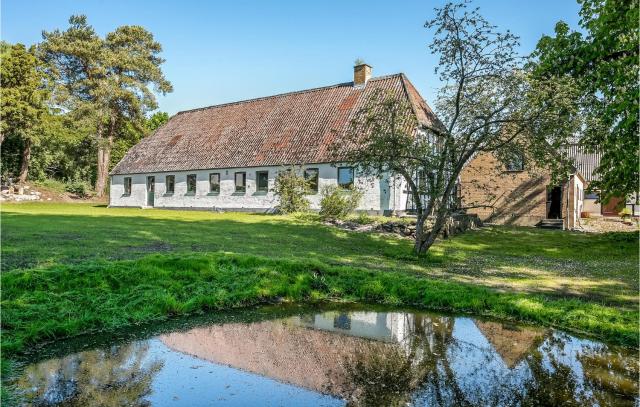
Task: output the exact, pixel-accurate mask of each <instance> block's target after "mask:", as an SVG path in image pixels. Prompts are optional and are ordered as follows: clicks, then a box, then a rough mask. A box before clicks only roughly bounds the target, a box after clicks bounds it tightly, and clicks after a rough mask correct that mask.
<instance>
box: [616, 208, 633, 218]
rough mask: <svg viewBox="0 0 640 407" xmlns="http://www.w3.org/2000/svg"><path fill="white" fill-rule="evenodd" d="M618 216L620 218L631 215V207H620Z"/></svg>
mask: <svg viewBox="0 0 640 407" xmlns="http://www.w3.org/2000/svg"><path fill="white" fill-rule="evenodd" d="M618 216H620V217H621V218H622V219H626V218H630V217H631V209H630V208H626V207H625V208H624V209H622V210H621V211H620V212H619V213H618Z"/></svg>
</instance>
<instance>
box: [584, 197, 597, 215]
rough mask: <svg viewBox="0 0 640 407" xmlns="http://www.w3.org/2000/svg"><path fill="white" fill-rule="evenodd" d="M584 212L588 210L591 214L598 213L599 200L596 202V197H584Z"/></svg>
mask: <svg viewBox="0 0 640 407" xmlns="http://www.w3.org/2000/svg"><path fill="white" fill-rule="evenodd" d="M583 211H584V212H589V213H590V214H592V215H596V216H598V215H600V213H601V207H600V202H597V199H592V198H586V199H585V200H584V209H583Z"/></svg>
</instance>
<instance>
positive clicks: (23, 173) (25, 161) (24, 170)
mask: <svg viewBox="0 0 640 407" xmlns="http://www.w3.org/2000/svg"><path fill="white" fill-rule="evenodd" d="M30 161H31V140H30V139H28V138H25V139H24V148H23V149H22V163H21V164H20V175H18V182H20V183H23V182H26V181H27V175H28V173H29V162H30Z"/></svg>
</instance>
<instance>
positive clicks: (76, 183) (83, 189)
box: [65, 179, 91, 198]
mask: <svg viewBox="0 0 640 407" xmlns="http://www.w3.org/2000/svg"><path fill="white" fill-rule="evenodd" d="M65 190H66V191H67V192H71V193H72V194H75V195H77V196H79V197H81V198H84V197H86V196H88V195H89V191H91V185H89V183H88V182H87V181H84V180H81V179H74V180H69V181H67V185H66V186H65Z"/></svg>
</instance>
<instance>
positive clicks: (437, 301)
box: [2, 203, 638, 356]
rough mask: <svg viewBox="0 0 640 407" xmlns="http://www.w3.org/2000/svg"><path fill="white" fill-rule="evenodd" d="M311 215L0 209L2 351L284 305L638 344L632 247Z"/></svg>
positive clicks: (614, 241)
mask: <svg viewBox="0 0 640 407" xmlns="http://www.w3.org/2000/svg"><path fill="white" fill-rule="evenodd" d="M411 247H412V242H411V241H410V240H407V239H401V238H397V237H393V236H385V235H380V234H370V233H357V232H346V231H343V230H339V229H336V228H332V227H328V226H324V225H322V224H320V223H319V222H317V221H315V220H314V217H313V216H304V217H295V216H271V215H257V214H239V213H224V214H216V213H208V212H196V211H164V210H158V209H154V210H139V209H108V208H105V207H101V206H92V205H85V204H47V203H28V204H4V205H3V206H2V271H3V274H2V288H3V294H2V329H3V341H2V342H3V350H5V352H6V354H8V355H9V356H10V355H13V354H18V353H20V352H22V351H23V350H24V349H25V347H27V346H31V345H34V344H38V343H42V342H44V341H48V340H53V339H56V338H61V337H65V336H70V335H76V334H79V333H84V332H92V331H96V330H111V329H117V328H121V327H124V326H128V325H131V324H137V323H143V322H149V321H153V320H161V319H164V318H167V317H168V316H171V315H177V314H186V313H192V312H197V311H202V310H208V309H226V308H231V307H239V306H246V305H252V304H258V303H264V302H269V301H276V300H283V299H284V300H293V301H316V300H327V299H329V300H349V301H363V302H371V303H388V304H396V305H412V306H420V307H426V308H434V309H445V310H449V311H454V312H470V313H474V314H477V315H487V316H496V317H500V318H509V319H517V320H524V321H529V322H536V323H540V324H544V325H549V326H556V327H561V328H563V329H566V330H570V331H573V332H583V333H586V334H590V335H592V336H596V337H599V338H602V339H607V340H609V341H612V342H616V343H622V344H626V345H631V346H637V345H638V326H637V322H638V268H637V267H638V239H637V235H635V234H626V235H625V234H609V235H586V234H579V233H568V232H562V231H546V230H538V229H532V228H512V227H485V228H482V229H481V230H477V231H472V232H469V233H466V234H464V235H460V236H457V237H455V238H454V239H451V240H446V241H440V242H438V243H437V244H436V245H435V246H434V247H433V249H432V251H431V252H430V254H429V255H428V256H425V257H421V258H416V257H415V256H413V254H412V253H411Z"/></svg>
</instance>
